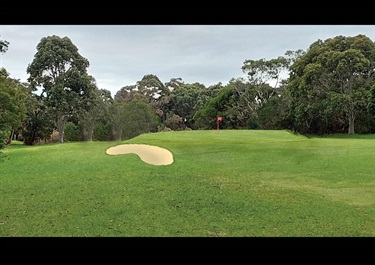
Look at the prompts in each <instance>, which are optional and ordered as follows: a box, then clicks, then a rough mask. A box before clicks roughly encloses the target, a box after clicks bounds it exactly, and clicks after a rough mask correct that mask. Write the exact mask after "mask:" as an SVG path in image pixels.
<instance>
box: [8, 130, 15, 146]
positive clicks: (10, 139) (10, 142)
mask: <svg viewBox="0 0 375 265" xmlns="http://www.w3.org/2000/svg"><path fill="white" fill-rule="evenodd" d="M13 136H14V130H13V129H12V132H11V133H10V136H9V138H8V140H7V145H11V144H12V139H13Z"/></svg>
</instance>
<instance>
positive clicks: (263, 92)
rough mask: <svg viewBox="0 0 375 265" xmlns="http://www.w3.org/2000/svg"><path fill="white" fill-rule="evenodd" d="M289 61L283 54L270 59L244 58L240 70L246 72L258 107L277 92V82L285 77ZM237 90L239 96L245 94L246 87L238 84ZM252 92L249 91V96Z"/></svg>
mask: <svg viewBox="0 0 375 265" xmlns="http://www.w3.org/2000/svg"><path fill="white" fill-rule="evenodd" d="M289 62H290V60H288V59H287V58H286V57H283V56H279V57H278V58H276V59H271V60H265V59H260V60H246V61H245V62H244V64H243V66H242V71H243V72H244V73H247V77H248V79H249V83H250V85H252V89H253V90H255V92H256V100H257V102H258V104H259V106H260V107H261V106H262V105H263V104H264V103H267V101H268V100H269V99H270V98H272V96H274V95H275V94H276V93H277V89H278V87H279V83H280V82H281V81H282V80H284V79H285V78H287V71H288V67H289ZM237 92H238V93H239V94H240V96H247V87H246V86H240V87H238V88H237ZM252 94H253V93H250V96H251V97H252Z"/></svg>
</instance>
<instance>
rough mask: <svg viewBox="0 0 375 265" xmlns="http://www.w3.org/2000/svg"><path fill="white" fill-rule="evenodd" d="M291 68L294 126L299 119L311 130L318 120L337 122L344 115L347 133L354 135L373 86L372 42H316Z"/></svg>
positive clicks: (350, 39) (362, 38)
mask: <svg viewBox="0 0 375 265" xmlns="http://www.w3.org/2000/svg"><path fill="white" fill-rule="evenodd" d="M290 69H291V72H290V84H289V90H290V91H291V95H292V97H293V98H294V102H293V106H292V108H293V109H294V112H295V115H296V127H299V126H300V124H299V123H300V122H301V121H302V120H306V121H308V123H310V124H309V126H310V128H311V126H312V125H313V124H314V123H316V121H318V120H319V119H320V121H324V120H326V122H328V123H332V122H333V120H327V119H329V117H335V120H337V118H339V116H340V115H343V116H344V119H345V120H346V127H347V132H348V134H354V133H355V121H356V120H358V118H359V117H360V116H361V115H364V114H365V112H366V105H367V102H368V97H369V95H370V92H369V91H370V87H371V85H372V84H373V83H374V78H375V75H374V73H375V44H374V42H373V41H372V40H371V39H369V38H368V37H366V36H364V35H357V36H354V37H345V36H337V37H334V38H330V39H327V40H325V41H322V40H318V41H316V42H314V43H313V44H312V45H310V47H309V49H308V51H307V52H306V53H305V54H303V55H302V56H301V57H299V58H298V59H297V60H296V61H295V62H294V63H293V65H292V66H291V68H290ZM339 112H341V114H340V113H339ZM306 113H307V116H306ZM304 116H305V117H304ZM319 124H320V125H321V124H322V123H321V122H319ZM318 126H319V125H318Z"/></svg>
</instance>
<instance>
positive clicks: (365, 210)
mask: <svg viewBox="0 0 375 265" xmlns="http://www.w3.org/2000/svg"><path fill="white" fill-rule="evenodd" d="M374 139H375V137H374V135H367V136H366V135H363V136H361V137H358V136H352V137H340V136H339V137H334V136H329V137H309V138H308V137H305V136H302V135H294V134H291V133H289V132H287V131H260V130H259V131H258V130H254V131H252V130H220V131H215V130H212V131H177V132H159V133H150V134H143V135H141V136H138V137H136V138H133V139H130V140H127V141H123V142H75V143H73V142H71V143H64V144H49V145H41V146H25V145H20V144H17V143H15V144H13V145H12V146H10V147H7V148H6V149H5V150H3V153H2V154H0V200H1V207H0V236H4V237H12V236H23V237H30V236H33V237H34V236H46V237H50V236H61V237H81V236H90V237H95V236H106V237H135V236H136V237H145V236H147V237H193V236H194V237H196V236H199V237H216V236H221V237H280V236H282V237H295V236H298V237H301V236H302V237H305V236H308V237H310V236H314V237H322V236H325V237H332V236H334V237H337V236H339V237H347V236H356V237H364V236H375V140H374ZM122 143H141V144H152V145H156V146H160V147H164V148H167V149H168V150H170V151H171V152H172V153H173V155H174V163H173V164H172V165H168V166H155V165H150V164H146V163H144V162H143V161H142V160H141V159H139V157H138V156H136V155H134V154H127V155H118V156H109V155H106V154H105V150H106V149H107V148H109V147H112V146H115V145H117V144H122Z"/></svg>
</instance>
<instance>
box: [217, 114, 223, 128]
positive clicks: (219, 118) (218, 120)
mask: <svg viewBox="0 0 375 265" xmlns="http://www.w3.org/2000/svg"><path fill="white" fill-rule="evenodd" d="M222 119H223V117H221V116H219V117H217V121H216V127H217V128H216V129H217V130H219V122H220V121H222Z"/></svg>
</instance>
